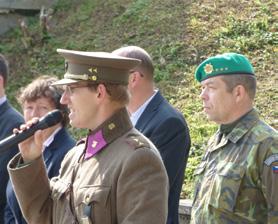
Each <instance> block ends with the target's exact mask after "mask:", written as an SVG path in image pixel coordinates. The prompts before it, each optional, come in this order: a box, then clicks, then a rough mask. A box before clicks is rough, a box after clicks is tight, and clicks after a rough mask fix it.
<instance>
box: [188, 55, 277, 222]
mask: <svg viewBox="0 0 278 224" xmlns="http://www.w3.org/2000/svg"><path fill="white" fill-rule="evenodd" d="M195 78H196V79H197V80H198V81H199V82H201V85H202V92H201V95H200V96H201V98H202V101H203V108H204V112H205V113H206V114H207V117H208V119H209V120H212V121H214V122H216V123H217V124H219V125H220V126H219V129H218V131H217V132H216V134H215V135H214V136H213V137H212V138H211V139H210V140H209V143H208V147H207V150H206V152H205V155H204V157H203V159H202V161H201V163H200V165H199V167H198V168H197V169H196V171H195V174H196V189H195V196H194V201H193V208H192V214H191V215H192V216H191V224H245V223H258V224H259V223H261V224H266V223H269V224H270V223H271V224H274V223H278V134H277V131H276V130H275V129H273V128H272V127H270V126H269V125H267V124H266V123H264V122H263V121H261V120H260V119H259V116H258V113H257V111H256V110H255V109H254V108H253V102H254V97H255V92H256V77H255V74H254V69H253V67H252V65H251V64H250V62H249V61H248V59H247V58H246V57H244V56H243V55H240V54H235V53H227V54H222V55H217V56H214V57H211V58H208V59H207V60H205V61H204V62H203V63H201V64H200V65H199V66H198V68H197V70H196V73H195Z"/></svg>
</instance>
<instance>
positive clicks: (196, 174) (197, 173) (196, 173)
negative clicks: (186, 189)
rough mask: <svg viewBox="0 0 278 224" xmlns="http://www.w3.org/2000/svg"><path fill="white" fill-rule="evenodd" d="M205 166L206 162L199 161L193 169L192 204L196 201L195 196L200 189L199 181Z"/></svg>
mask: <svg viewBox="0 0 278 224" xmlns="http://www.w3.org/2000/svg"><path fill="white" fill-rule="evenodd" d="M205 168H206V162H204V161H203V162H201V164H200V165H199V166H198V167H197V168H196V169H195V171H194V174H193V175H194V178H195V191H194V196H193V204H194V202H195V201H196V198H197V196H198V193H199V191H200V187H201V182H202V179H203V176H204V171H205Z"/></svg>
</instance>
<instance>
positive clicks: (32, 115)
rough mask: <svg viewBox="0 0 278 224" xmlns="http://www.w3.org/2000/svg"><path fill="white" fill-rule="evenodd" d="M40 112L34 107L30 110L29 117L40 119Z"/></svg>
mask: <svg viewBox="0 0 278 224" xmlns="http://www.w3.org/2000/svg"><path fill="white" fill-rule="evenodd" d="M40 115H41V114H40V110H39V108H37V107H34V108H33V110H32V112H31V117H32V118H33V117H40Z"/></svg>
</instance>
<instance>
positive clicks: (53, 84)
mask: <svg viewBox="0 0 278 224" xmlns="http://www.w3.org/2000/svg"><path fill="white" fill-rule="evenodd" d="M77 82H80V81H79V80H75V79H61V80H59V81H57V82H54V83H52V86H58V85H69V84H73V83H77Z"/></svg>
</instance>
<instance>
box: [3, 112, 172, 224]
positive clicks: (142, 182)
mask: <svg viewBox="0 0 278 224" xmlns="http://www.w3.org/2000/svg"><path fill="white" fill-rule="evenodd" d="M91 150H93V151H94V150H96V151H94V152H95V154H93V153H92V154H91V155H89V156H88V157H86V156H85V155H88V154H90V153H89V152H90V151H91ZM19 159H20V155H17V156H16V157H14V158H13V159H12V160H11V162H10V163H9V165H8V166H9V173H10V175H11V180H12V183H13V184H14V189H15V192H16V194H17V197H18V200H19V202H20V206H21V208H22V211H23V213H24V215H25V217H26V219H27V220H28V223H29V224H44V223H45V224H50V223H51V224H69V223H88V224H91V223H93V224H129V223H132V224H142V223H148V224H165V223H166V218H167V198H168V178H167V174H166V170H165V167H164V166H163V162H162V160H161V157H160V155H159V152H158V151H157V149H156V148H155V146H154V145H153V144H152V143H151V142H150V141H149V140H148V139H147V138H145V137H144V136H143V135H142V134H141V133H139V132H138V131H137V130H136V129H135V128H133V127H132V124H131V122H130V120H129V116H128V114H127V111H126V109H123V110H120V111H119V112H117V113H116V114H115V115H114V116H112V118H110V119H108V120H107V121H105V122H104V123H103V124H102V125H101V126H100V127H99V128H97V129H96V130H94V131H93V132H92V133H90V135H88V136H87V139H86V141H84V142H80V144H78V145H77V146H76V147H75V148H73V149H72V150H70V151H69V153H68V154H67V155H66V156H65V158H64V160H63V162H62V165H61V169H60V174H59V176H58V177H54V178H52V179H51V181H50V182H49V181H48V178H47V175H46V172H45V168H44V165H43V161H42V158H41V157H40V158H38V159H37V160H34V161H33V162H32V163H30V164H28V165H24V166H21V167H18V161H19ZM26 176H28V177H29V178H28V180H26Z"/></svg>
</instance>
